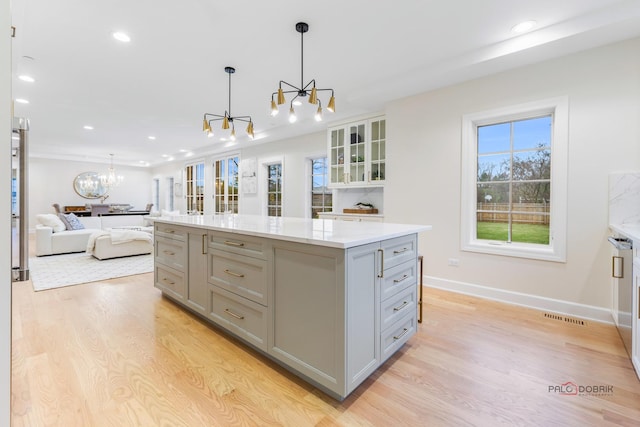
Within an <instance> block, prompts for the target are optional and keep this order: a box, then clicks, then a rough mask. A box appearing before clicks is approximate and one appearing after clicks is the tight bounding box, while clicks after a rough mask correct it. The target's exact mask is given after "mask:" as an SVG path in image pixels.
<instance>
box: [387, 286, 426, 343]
mask: <svg viewBox="0 0 640 427" xmlns="http://www.w3.org/2000/svg"><path fill="white" fill-rule="evenodd" d="M416 312H417V304H416V290H415V288H414V287H413V286H411V287H409V288H407V289H405V290H404V291H402V292H400V293H398V294H396V295H395V296H393V297H391V298H389V299H388V300H386V301H383V302H382V303H381V305H380V319H381V320H380V321H381V324H380V330H381V331H383V332H384V331H385V330H386V329H387V328H389V327H390V326H392V325H393V324H394V323H395V322H396V321H398V320H400V319H401V318H402V317H404V316H406V315H407V314H409V313H413V314H415V313H416Z"/></svg>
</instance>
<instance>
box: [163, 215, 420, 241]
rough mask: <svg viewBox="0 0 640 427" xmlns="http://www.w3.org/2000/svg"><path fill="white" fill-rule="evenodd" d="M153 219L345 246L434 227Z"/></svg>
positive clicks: (244, 217)
mask: <svg viewBox="0 0 640 427" xmlns="http://www.w3.org/2000/svg"><path fill="white" fill-rule="evenodd" d="M153 221H158V222H165V223H170V224H176V225H185V226H195V227H200V228H205V229H208V230H218V231H226V232H231V233H239V234H247V235H251V236H259V237H267V238H271V239H279V240H287V241H291V242H298V243H309V244H314V245H320V246H329V247H334V248H342V249H346V248H351V247H354V246H360V245H365V244H367V243H373V242H378V241H380V240H385V239H391V238H394V237H400V236H406V235H407V234H414V233H420V232H423V231H428V230H431V226H430V225H417V224H392V223H388V222H350V221H334V220H329V219H305V218H286V217H285V218H282V217H279V218H278V217H266V216H258V215H180V216H173V217H156V218H153Z"/></svg>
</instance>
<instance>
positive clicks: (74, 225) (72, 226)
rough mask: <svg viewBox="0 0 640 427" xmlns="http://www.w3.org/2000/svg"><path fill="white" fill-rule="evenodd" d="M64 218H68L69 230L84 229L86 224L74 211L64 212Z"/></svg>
mask: <svg viewBox="0 0 640 427" xmlns="http://www.w3.org/2000/svg"><path fill="white" fill-rule="evenodd" d="M64 218H65V219H66V220H67V223H68V224H69V228H67V230H83V229H84V225H83V224H82V223H81V222H80V220H79V219H78V217H77V216H75V214H73V213H69V214H64Z"/></svg>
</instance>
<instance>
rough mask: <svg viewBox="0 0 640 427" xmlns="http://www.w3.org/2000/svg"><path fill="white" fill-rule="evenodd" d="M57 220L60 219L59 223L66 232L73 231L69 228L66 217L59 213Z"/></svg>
mask: <svg viewBox="0 0 640 427" xmlns="http://www.w3.org/2000/svg"><path fill="white" fill-rule="evenodd" d="M58 218H60V221H62V222H63V224H64V227H65V228H66V229H67V230H73V228H71V224H69V221H67V217H66V216H65V215H64V214H63V213H59V214H58Z"/></svg>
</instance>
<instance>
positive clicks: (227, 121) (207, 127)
mask: <svg viewBox="0 0 640 427" xmlns="http://www.w3.org/2000/svg"><path fill="white" fill-rule="evenodd" d="M224 71H225V72H226V73H227V74H229V109H228V110H226V111H225V112H224V115H222V116H221V115H219V114H211V113H204V119H203V121H202V130H203V131H204V132H206V133H207V136H209V137H211V136H213V129H211V123H212V122H215V121H217V120H222V129H229V128H231V140H232V141H235V139H236V128H235V123H234V122H235V121H236V120H238V121H241V122H245V123H248V125H247V135H249V138H251V139H253V137H254V134H253V121H252V120H251V116H233V115H231V74H233V73H235V72H236V69H235V68H233V67H224ZM209 117H213V118H209Z"/></svg>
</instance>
